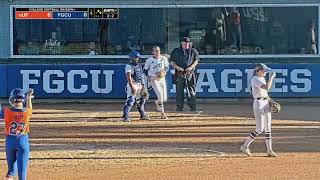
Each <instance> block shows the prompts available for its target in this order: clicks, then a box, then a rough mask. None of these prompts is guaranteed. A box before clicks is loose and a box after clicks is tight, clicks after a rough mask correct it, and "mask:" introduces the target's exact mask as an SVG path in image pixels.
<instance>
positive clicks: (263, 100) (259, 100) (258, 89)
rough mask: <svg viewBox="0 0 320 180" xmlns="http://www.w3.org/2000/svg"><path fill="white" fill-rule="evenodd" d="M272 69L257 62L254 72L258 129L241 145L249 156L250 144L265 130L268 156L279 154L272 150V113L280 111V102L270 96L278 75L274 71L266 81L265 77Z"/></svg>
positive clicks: (254, 95) (255, 110)
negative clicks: (269, 91)
mask: <svg viewBox="0 0 320 180" xmlns="http://www.w3.org/2000/svg"><path fill="white" fill-rule="evenodd" d="M270 70H271V69H270V68H269V67H267V66H266V65H265V64H262V63H260V64H257V65H256V67H255V69H254V72H253V78H252V79H251V89H252V95H253V98H254V103H253V112H254V116H255V119H256V129H255V130H254V131H252V132H251V133H250V134H249V136H248V138H247V140H246V141H245V143H244V144H243V145H242V146H241V147H240V151H242V152H243V153H245V154H246V155H247V156H251V152H250V149H249V146H250V144H251V143H252V142H253V141H254V139H255V138H256V137H257V136H259V135H260V134H261V133H262V132H263V131H264V132H265V141H266V146H267V156H269V157H276V156H277V155H276V153H275V152H274V151H273V150H272V139H271V113H272V112H273V113H276V112H279V111H280V104H278V103H276V102H275V101H273V100H272V99H271V98H270V97H269V96H268V90H270V88H271V86H272V82H273V80H274V78H275V77H276V74H275V73H274V72H273V73H272V74H271V76H270V79H269V80H268V81H267V82H266V80H265V78H264V77H265V76H266V74H267V72H268V71H270Z"/></svg>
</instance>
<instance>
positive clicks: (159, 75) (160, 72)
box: [157, 70, 166, 79]
mask: <svg viewBox="0 0 320 180" xmlns="http://www.w3.org/2000/svg"><path fill="white" fill-rule="evenodd" d="M165 76H166V72H165V71H164V70H161V71H159V72H157V77H158V78H159V79H162V78H164V77H165Z"/></svg>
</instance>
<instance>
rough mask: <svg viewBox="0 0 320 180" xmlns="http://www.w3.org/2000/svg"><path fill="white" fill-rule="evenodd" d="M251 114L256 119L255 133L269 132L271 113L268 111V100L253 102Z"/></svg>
mask: <svg viewBox="0 0 320 180" xmlns="http://www.w3.org/2000/svg"><path fill="white" fill-rule="evenodd" d="M253 112H254V116H255V119H256V132H257V133H258V134H261V133H262V132H263V131H265V132H269V133H270V132H271V112H270V111H269V100H268V99H267V100H262V99H261V100H257V99H255V100H254V103H253Z"/></svg>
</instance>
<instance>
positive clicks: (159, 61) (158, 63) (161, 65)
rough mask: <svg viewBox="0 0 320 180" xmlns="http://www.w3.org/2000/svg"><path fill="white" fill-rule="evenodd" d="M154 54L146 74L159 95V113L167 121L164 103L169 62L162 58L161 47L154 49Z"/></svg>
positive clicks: (145, 68) (147, 63) (157, 103)
mask: <svg viewBox="0 0 320 180" xmlns="http://www.w3.org/2000/svg"><path fill="white" fill-rule="evenodd" d="M152 54H153V56H152V57H150V58H148V59H147V61H146V64H145V66H144V72H145V74H146V75H147V76H148V77H149V80H150V82H151V85H152V88H153V89H154V91H155V93H156V94H157V98H158V99H157V100H156V101H155V104H156V107H157V111H159V112H161V119H167V116H166V114H165V112H164V105H163V103H164V102H166V101H167V84H166V78H165V76H166V75H167V72H168V70H169V62H168V59H167V58H166V57H164V56H161V54H160V47H159V46H154V47H153V51H152Z"/></svg>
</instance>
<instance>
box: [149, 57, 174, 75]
mask: <svg viewBox="0 0 320 180" xmlns="http://www.w3.org/2000/svg"><path fill="white" fill-rule="evenodd" d="M144 69H145V70H148V76H149V77H156V76H157V75H156V74H157V72H159V71H161V70H165V71H167V70H168V69H169V62H168V59H167V58H166V57H164V56H160V57H159V58H157V59H155V58H154V57H153V56H152V57H149V58H148V59H147V61H146V64H145V65H144Z"/></svg>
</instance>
